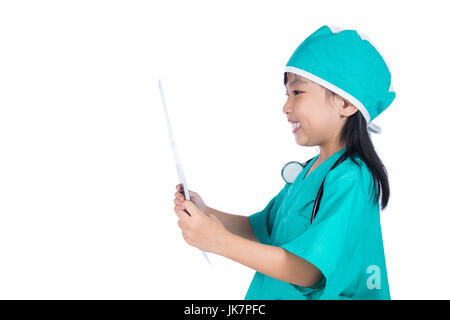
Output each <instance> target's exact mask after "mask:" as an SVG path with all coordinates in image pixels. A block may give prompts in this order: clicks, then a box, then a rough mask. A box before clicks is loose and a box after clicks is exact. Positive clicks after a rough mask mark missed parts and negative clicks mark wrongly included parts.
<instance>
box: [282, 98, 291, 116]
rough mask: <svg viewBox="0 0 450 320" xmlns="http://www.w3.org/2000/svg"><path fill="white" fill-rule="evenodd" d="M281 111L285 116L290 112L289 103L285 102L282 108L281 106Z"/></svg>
mask: <svg viewBox="0 0 450 320" xmlns="http://www.w3.org/2000/svg"><path fill="white" fill-rule="evenodd" d="M282 110H283V113H284V114H286V115H288V114H289V113H288V112H290V110H291V108H290V103H289V101H286V102H285V103H284V106H283V109H282Z"/></svg>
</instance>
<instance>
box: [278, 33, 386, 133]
mask: <svg viewBox="0 0 450 320" xmlns="http://www.w3.org/2000/svg"><path fill="white" fill-rule="evenodd" d="M285 72H291V73H295V74H297V75H300V76H302V77H304V78H307V79H309V80H311V81H314V82H315V83H317V84H319V85H321V86H323V87H325V88H327V89H329V90H331V91H333V92H335V93H337V94H338V95H340V96H341V97H343V98H344V99H346V100H348V101H349V102H350V103H352V104H353V105H355V107H357V108H358V110H359V111H361V113H362V115H363V116H364V118H365V119H366V122H367V129H368V130H370V131H372V132H374V133H381V128H380V127H379V126H377V125H375V124H374V123H372V120H373V119H375V118H376V117H377V116H378V115H379V114H380V113H381V112H383V111H384V110H386V108H387V107H389V105H390V104H391V103H392V101H393V100H394V98H395V92H394V88H393V86H392V84H391V72H390V68H389V66H388V64H387V62H386V60H385V59H384V58H383V56H382V55H381V53H380V51H379V50H377V49H376V48H375V45H374V43H373V41H372V40H369V38H368V37H367V36H366V35H364V34H362V33H361V32H358V31H356V30H344V29H341V28H339V27H335V26H328V25H324V26H322V27H320V28H319V29H317V30H316V31H315V32H314V33H312V34H311V35H310V36H309V37H308V38H306V39H305V40H304V41H303V42H302V43H301V44H300V45H299V46H298V47H297V49H296V50H295V51H294V53H293V54H292V56H291V58H290V59H289V61H288V63H287V64H286V67H285Z"/></svg>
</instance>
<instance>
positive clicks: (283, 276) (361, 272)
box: [174, 25, 395, 300]
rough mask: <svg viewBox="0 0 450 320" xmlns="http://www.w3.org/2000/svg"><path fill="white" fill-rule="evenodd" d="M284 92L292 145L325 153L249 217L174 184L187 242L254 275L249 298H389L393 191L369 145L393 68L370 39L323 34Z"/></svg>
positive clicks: (291, 64)
mask: <svg viewBox="0 0 450 320" xmlns="http://www.w3.org/2000/svg"><path fill="white" fill-rule="evenodd" d="M284 84H285V86H286V91H287V93H286V95H287V101H286V103H285V105H284V107H283V112H284V113H285V114H286V116H287V120H288V121H289V122H290V123H292V125H293V127H294V130H293V134H294V135H295V139H296V142H297V143H298V144H299V145H302V146H319V147H320V153H319V154H318V155H316V156H315V157H314V158H313V159H311V160H310V161H309V162H308V164H307V165H306V166H305V168H304V169H303V170H302V171H301V172H300V173H299V174H298V175H297V177H296V179H295V181H294V182H293V183H286V184H285V186H284V188H283V189H282V190H281V191H280V192H279V193H278V194H277V195H276V196H275V197H274V198H273V199H272V200H271V201H270V202H269V203H268V204H267V206H266V207H265V208H264V209H263V210H262V211H260V212H257V213H254V214H252V215H250V216H249V217H246V216H240V215H233V214H227V213H224V212H221V211H218V210H215V209H212V208H210V207H208V206H206V204H205V203H204V202H203V200H202V199H201V197H200V196H199V195H198V194H197V193H195V192H193V191H189V194H190V196H191V197H192V201H185V198H184V196H183V194H182V193H181V191H182V190H181V189H180V185H178V186H177V192H176V193H175V200H174V202H175V212H176V213H177V215H178V217H179V220H178V225H179V227H180V228H181V230H182V234H183V237H184V239H185V241H186V242H187V243H188V244H190V245H192V246H195V247H198V248H200V249H202V250H205V251H209V252H213V253H216V254H220V255H222V256H224V257H227V258H229V259H232V260H234V261H237V262H239V263H242V264H244V265H246V266H248V267H250V268H252V269H254V270H256V272H255V275H254V278H253V281H252V282H251V284H250V287H249V289H248V291H247V294H246V296H245V299H266V300H267V299H390V293H389V284H388V278H387V272H386V263H385V258H384V249H383V241H382V235H381V227H380V205H381V209H384V208H385V207H386V205H387V203H388V199H389V184H388V178H387V173H386V170H385V168H384V166H383V164H382V162H381V160H380V159H379V158H378V156H377V154H376V152H375V149H374V147H373V145H372V142H371V140H370V136H369V131H372V132H375V133H379V132H380V128H379V127H378V126H376V125H374V124H373V123H372V122H371V121H372V120H373V119H374V118H376V117H377V116H378V115H379V114H380V113H381V112H383V111H384V110H385V109H386V108H387V107H388V106H389V105H390V104H391V103H392V101H393V100H394V98H395V92H394V91H393V88H392V86H391V74H390V70H389V67H388V66H387V64H386V62H385V60H384V59H383V58H382V56H381V54H380V53H379V52H378V51H377V50H376V49H375V47H374V45H373V44H372V43H371V42H370V41H369V40H368V39H367V37H365V36H364V35H362V34H360V33H358V32H357V31H356V30H342V29H339V28H336V27H330V26H327V25H324V26H322V27H320V28H319V29H318V30H316V31H315V32H314V33H313V34H311V35H310V36H309V37H308V38H306V39H305V40H304V41H303V42H302V43H301V44H300V45H299V47H298V48H297V49H296V50H295V51H294V53H293V55H292V56H291V58H290V59H289V61H288V63H287V65H286V68H285V73H284ZM338 160H339V161H338ZM321 185H322V187H323V189H322V193H321V195H322V197H321V200H320V206H319V207H318V208H319V209H318V211H316V215H315V216H312V211H313V209H314V206H315V204H316V197H317V195H318V192H319V190H320V189H321V188H320V187H321ZM314 210H316V209H314ZM312 217H313V218H314V219H312Z"/></svg>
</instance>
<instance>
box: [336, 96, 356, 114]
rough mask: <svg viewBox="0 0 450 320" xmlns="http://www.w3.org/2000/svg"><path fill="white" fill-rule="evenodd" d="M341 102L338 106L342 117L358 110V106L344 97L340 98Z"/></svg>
mask: <svg viewBox="0 0 450 320" xmlns="http://www.w3.org/2000/svg"><path fill="white" fill-rule="evenodd" d="M342 101H343V103H341V104H340V106H339V114H340V115H341V116H342V117H347V118H348V117H350V116H352V115H353V114H355V113H356V112H357V111H358V108H357V107H355V105H354V104H352V103H350V102H349V101H347V100H346V99H342Z"/></svg>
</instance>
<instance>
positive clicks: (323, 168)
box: [294, 148, 347, 184]
mask: <svg viewBox="0 0 450 320" xmlns="http://www.w3.org/2000/svg"><path fill="white" fill-rule="evenodd" d="M346 150H347V148H343V149H341V150H339V151H336V152H335V153H333V154H332V155H331V156H329V157H328V158H327V159H325V161H324V162H322V163H321V164H319V165H318V166H317V168H315V169H314V170H313V171H312V172H310V173H309V174H308V175H307V176H306V178H305V175H306V173H307V172H308V171H309V169H310V168H311V167H312V165H313V164H314V163H315V162H316V161H317V159H318V158H319V156H320V153H319V154H318V155H317V156H315V157H314V158H313V160H311V161H310V162H309V163H308V165H307V166H306V167H305V168H304V169H303V170H302V171H301V172H300V174H299V175H298V176H297V178H296V179H295V181H294V184H296V183H302V182H303V181H310V180H316V178H317V177H319V176H322V179H323V174H319V173H321V172H323V173H325V172H328V170H330V169H331V167H332V166H333V164H334V163H335V162H336V161H337V159H339V157H340V156H341V155H342V154H344V152H345V151H346Z"/></svg>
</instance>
